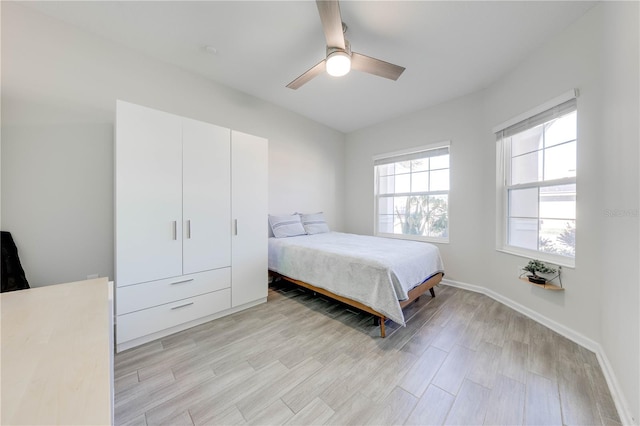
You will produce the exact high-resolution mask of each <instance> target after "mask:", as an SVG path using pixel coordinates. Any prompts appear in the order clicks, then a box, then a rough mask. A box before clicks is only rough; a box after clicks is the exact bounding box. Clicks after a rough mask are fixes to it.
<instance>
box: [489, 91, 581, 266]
mask: <svg viewBox="0 0 640 426" xmlns="http://www.w3.org/2000/svg"><path fill="white" fill-rule="evenodd" d="M578 95H579V92H578V90H577V89H574V90H571V91H569V92H566V93H564V94H563V95H561V96H558V97H557V98H554V99H552V100H550V101H549V102H546V103H544V104H542V105H540V106H538V107H536V108H534V109H532V110H530V111H528V112H526V113H523V114H520V115H519V116H517V117H514V118H513V119H511V120H509V121H507V122H505V123H503V124H501V125H499V126H496V127H494V129H493V132H494V134H495V135H496V166H497V167H496V171H497V172H496V212H497V213H498V214H496V230H497V232H496V250H497V251H499V252H503V253H508V254H512V255H516V256H520V257H525V258H528V259H531V258H534V259H540V260H542V261H546V262H549V263H553V264H555V265H560V266H565V267H569V268H574V267H575V259H576V256H577V250H576V253H574V256H573V257H571V256H564V255H560V254H556V253H550V252H544V251H540V250H532V249H527V248H523V247H518V246H513V245H510V244H509V219H510V216H509V190H518V189H528V188H538V194H539V191H540V189H542V188H545V187H550V186H558V185H576V205H575V208H576V216H577V207H578V205H577V200H578V195H577V194H578V189H577V188H578V184H577V180H578V179H577V170H576V176H570V177H562V178H558V179H552V180H546V181H545V180H540V181H535V182H527V183H518V184H509V182H510V179H511V146H510V143H507V142H506V141H505V140H504V138H503V137H502V136H501V134H502V132H503V131H504V130H506V129H508V128H509V127H511V126H514V127H515V126H516V125H518V124H520V123H522V122H526V121H527V120H530V119H532V118H534V117H535V116H538V115H540V114H543V113H545V112H548V111H550V110H553V109H554V108H556V107H558V106H560V105H562V104H564V103H566V102H568V101H572V100H575V101H574V102H575V107H574V109H573V111H575V112H576V114H578V103H577V97H578ZM569 113H571V111H566V112H564V113H563V114H561V115H559V117H560V116H564V115H566V114H569ZM552 119H553V118H550V119H548V120H545V121H543V123H547V122H548V121H551V120H552ZM537 125H538V124H535V125H531V126H527V127H523V128H522V130H521V131H518V132H517V133H516V134H518V133H520V132H524V131H525V130H528V129H531V128H534V127H536V126H537ZM578 133H579V132H578V117H576V139H575V141H576V163H577V156H578V154H577V150H578V140H579V139H580V137H579V134H578ZM544 149H548V148H545V147H543V148H542V149H541V151H544ZM542 155H544V153H543V154H542ZM539 209H540V199H539V198H538V210H539ZM576 219H577V218H576ZM574 220H575V219H574ZM575 223H576V229H577V220H575ZM538 226H539V225H538ZM538 238H540V229H539V228H538Z"/></svg>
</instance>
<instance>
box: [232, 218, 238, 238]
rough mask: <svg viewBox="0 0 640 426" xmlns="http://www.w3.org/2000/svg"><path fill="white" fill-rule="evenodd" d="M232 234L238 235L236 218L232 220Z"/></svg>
mask: <svg viewBox="0 0 640 426" xmlns="http://www.w3.org/2000/svg"><path fill="white" fill-rule="evenodd" d="M233 235H238V219H234V221H233Z"/></svg>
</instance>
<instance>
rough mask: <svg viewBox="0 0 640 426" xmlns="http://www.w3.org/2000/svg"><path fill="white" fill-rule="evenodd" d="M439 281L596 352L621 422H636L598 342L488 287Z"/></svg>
mask: <svg viewBox="0 0 640 426" xmlns="http://www.w3.org/2000/svg"><path fill="white" fill-rule="evenodd" d="M441 283H442V284H444V285H448V286H451V287H457V288H461V289H463V290H469V291H473V292H475V293H482V294H484V295H486V296H488V297H490V298H492V299H494V300H496V301H498V302H500V303H502V304H503V305H505V306H508V307H510V308H511V309H513V310H515V311H518V312H520V313H521V314H523V315H526V316H528V317H529V318H531V319H532V320H534V321H536V322H538V323H540V324H542V325H544V326H546V327H548V328H550V329H551V330H553V331H555V332H556V333H558V334H560V335H562V336H564V337H566V338H567V339H569V340H571V341H573V342H575V343H577V344H578V345H580V346H582V347H584V348H586V349H589V350H590V351H592V352H594V353H595V354H596V358H597V359H598V362H599V363H600V368H601V369H602V373H603V374H604V377H605V379H606V381H607V385H608V386H609V392H611V397H612V398H613V402H614V403H615V404H616V409H617V410H618V415H619V416H620V420H621V422H622V424H624V425H633V424H637V423H636V422H634V419H633V416H632V415H631V410H630V409H629V406H628V404H627V400H626V398H625V397H624V394H623V393H622V390H621V389H620V384H619V383H618V380H617V379H616V375H615V373H614V372H613V368H612V367H611V363H610V362H609V358H607V355H606V354H605V352H604V349H603V348H602V346H601V345H600V344H599V343H598V342H596V341H594V340H592V339H590V338H588V337H586V336H584V335H583V334H581V333H578V332H577V331H575V330H573V329H571V328H568V327H566V326H564V325H562V324H560V323H558V322H556V321H554V320H552V319H550V318H548V317H545V316H544V315H540V314H539V313H538V312H536V311H533V310H531V309H529V308H527V307H526V306H523V305H521V304H519V303H517V302H514V301H513V300H511V299H509V298H507V297H504V296H502V295H501V294H498V293H496V292H495V291H493V290H490V289H488V288H485V287H481V286H477V285H473V284H467V283H463V282H460V281H453V280H450V279H447V278H443V279H442V281H441Z"/></svg>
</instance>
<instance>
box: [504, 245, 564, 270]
mask: <svg viewBox="0 0 640 426" xmlns="http://www.w3.org/2000/svg"><path fill="white" fill-rule="evenodd" d="M496 251H499V252H500V253H506V254H510V255H513V256H518V257H524V258H526V259H537V260H541V261H543V262H547V263H551V264H553V265H557V266H562V267H563V268H569V269H575V267H576V263H575V259H571V258H568V257H564V256H554V255H552V254H549V253H542V252H539V251H529V250H518V249H514V248H511V247H508V248H505V247H503V248H496Z"/></svg>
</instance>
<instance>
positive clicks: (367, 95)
mask: <svg viewBox="0 0 640 426" xmlns="http://www.w3.org/2000/svg"><path fill="white" fill-rule="evenodd" d="M23 4H25V5H27V6H29V7H32V8H36V9H38V10H40V11H42V12H44V13H46V14H48V15H50V16H53V17H55V18H58V19H61V20H63V21H66V22H68V23H71V24H73V25H77V26H79V27H82V28H84V29H86V30H88V31H91V32H94V33H96V34H99V35H102V36H104V37H106V38H109V39H111V40H114V41H116V42H118V43H121V44H123V45H126V46H128V47H130V48H133V49H136V50H138V51H141V52H143V53H144V54H147V55H149V56H152V57H155V58H158V59H160V60H162V61H165V62H169V63H172V64H175V65H178V66H180V67H182V68H185V69H188V70H192V71H193V72H195V73H198V74H201V75H203V76H205V77H208V78H210V79H212V80H215V81H217V82H219V83H222V84H225V85H227V86H230V87H233V88H235V89H238V90H240V91H242V92H245V93H248V94H251V95H254V96H256V97H258V98H261V99H264V100H266V101H269V102H271V103H274V104H277V105H280V106H282V107H284V108H287V109H289V110H292V111H295V112H298V113H300V114H302V115H304V116H306V117H309V118H311V119H312V120H315V121H318V122H320V123H324V124H326V125H327V126H330V127H332V128H335V129H337V130H340V131H342V132H350V131H353V130H357V129H359V128H362V127H365V126H368V125H371V124H373V123H377V122H380V121H384V120H387V119H389V118H393V117H397V116H401V115H403V114H406V113H409V112H413V111H417V110H420V109H423V108H426V107H429V106H432V105H435V104H438V103H441V102H443V101H446V100H449V99H453V98H456V97H459V96H462V95H464V94H467V93H471V92H474V91H477V90H479V89H482V88H484V87H487V86H488V85H490V84H491V83H492V82H494V81H496V80H498V79H499V78H500V77H501V76H502V75H504V74H505V73H506V72H508V71H509V70H510V69H511V68H513V67H515V66H516V65H517V64H518V63H519V62H520V61H521V60H522V59H523V58H526V57H527V56H528V55H529V54H530V52H531V51H533V50H534V49H536V48H538V47H540V46H541V45H543V44H544V43H545V42H546V41H547V40H549V39H550V38H552V37H553V36H554V35H556V34H558V33H560V32H561V31H563V29H565V28H566V27H568V26H569V25H570V24H571V23H572V22H574V21H575V20H576V19H578V18H579V17H580V16H582V15H583V14H584V13H585V12H586V11H587V10H588V9H589V8H591V7H593V6H594V5H595V3H594V2H581V1H565V2H560V1H536V2H519V1H510V2H500V1H499V2H488V1H470V2H458V1H342V2H341V3H340V9H341V12H342V19H343V21H344V22H345V23H346V24H347V25H348V27H349V29H348V31H347V34H346V35H347V38H348V39H349V41H350V42H351V46H352V49H353V50H354V51H356V52H359V53H362V54H365V55H368V56H373V57H376V58H379V59H382V60H385V61H387V62H392V63H395V64H398V65H401V66H404V67H406V68H407V69H406V71H405V72H404V74H402V76H401V77H400V78H399V79H398V81H395V82H394V81H391V80H386V79H383V78H380V77H375V76H372V75H369V74H364V73H361V72H358V71H352V72H351V73H349V74H348V75H347V76H345V77H340V78H335V77H330V76H328V75H326V74H322V75H320V76H319V77H316V78H315V79H313V80H312V81H311V82H309V83H307V84H306V85H304V86H302V87H301V88H300V89H298V90H291V89H288V88H286V87H285V85H286V84H287V83H289V82H290V81H291V80H293V79H294V78H296V77H297V76H298V75H300V74H302V73H303V72H304V71H306V70H307V69H309V68H310V67H312V66H313V65H315V64H316V63H317V62H319V61H320V60H321V59H323V58H324V55H325V41H324V35H323V32H322V27H321V25H320V18H319V16H318V11H317V8H316V5H315V2H313V1H308V0H305V1H193V2H191V1H164V2H162V1H161V2H155V1H153V2H152V1H137V2H132V1H122V2H120V1H106V2H96V1H81V2H73V1H71V2H55V1H45V2H27V3H23ZM205 46H212V47H214V48H215V49H216V50H217V53H215V54H212V53H210V52H208V51H207V50H206V49H205Z"/></svg>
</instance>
